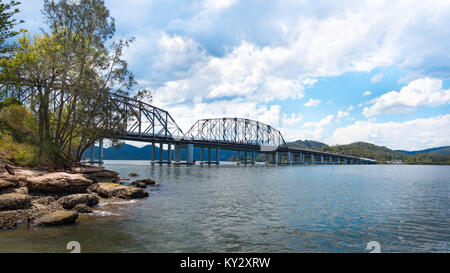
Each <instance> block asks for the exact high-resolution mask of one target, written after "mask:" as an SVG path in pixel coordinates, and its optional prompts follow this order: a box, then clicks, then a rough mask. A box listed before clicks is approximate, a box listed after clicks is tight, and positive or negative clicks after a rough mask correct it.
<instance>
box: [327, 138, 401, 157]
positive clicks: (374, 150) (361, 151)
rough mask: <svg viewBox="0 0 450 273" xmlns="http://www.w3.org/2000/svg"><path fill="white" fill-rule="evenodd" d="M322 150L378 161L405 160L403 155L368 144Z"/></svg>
mask: <svg viewBox="0 0 450 273" xmlns="http://www.w3.org/2000/svg"><path fill="white" fill-rule="evenodd" d="M322 150H324V151H327V152H332V153H339V154H345V155H351V156H358V157H363V158H370V159H375V160H378V161H390V160H394V159H395V160H404V159H405V158H406V156H405V155H404V154H403V153H399V152H395V151H393V150H391V149H389V148H386V147H384V146H378V145H375V144H372V143H367V142H355V143H352V144H347V145H336V146H327V147H324V148H323V149H322Z"/></svg>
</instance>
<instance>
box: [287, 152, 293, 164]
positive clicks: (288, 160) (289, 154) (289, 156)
mask: <svg viewBox="0 0 450 273" xmlns="http://www.w3.org/2000/svg"><path fill="white" fill-rule="evenodd" d="M286 161H287V164H288V165H290V164H292V153H291V152H287V155H286Z"/></svg>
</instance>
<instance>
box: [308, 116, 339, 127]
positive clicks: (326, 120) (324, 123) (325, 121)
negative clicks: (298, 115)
mask: <svg viewBox="0 0 450 273" xmlns="http://www.w3.org/2000/svg"><path fill="white" fill-rule="evenodd" d="M333 119H334V116H333V115H328V116H326V117H324V118H323V119H321V120H320V121H319V122H305V123H304V124H303V128H322V127H325V126H327V125H329V124H330V123H331V122H332V121H333Z"/></svg>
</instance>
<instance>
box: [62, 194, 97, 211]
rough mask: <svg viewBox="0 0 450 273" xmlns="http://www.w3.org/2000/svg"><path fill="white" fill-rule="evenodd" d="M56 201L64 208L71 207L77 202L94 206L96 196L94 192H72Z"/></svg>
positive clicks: (77, 203)
mask: <svg viewBox="0 0 450 273" xmlns="http://www.w3.org/2000/svg"><path fill="white" fill-rule="evenodd" d="M58 202H59V203H61V205H62V206H63V208H65V209H73V208H74V207H76V206H77V205H79V204H84V205H87V206H90V207H92V206H95V205H97V204H98V198H97V196H96V195H95V194H88V193H85V194H72V195H67V196H64V197H62V198H60V199H59V200H58Z"/></svg>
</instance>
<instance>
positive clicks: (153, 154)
mask: <svg viewBox="0 0 450 273" xmlns="http://www.w3.org/2000/svg"><path fill="white" fill-rule="evenodd" d="M154 161H155V142H152V162H154Z"/></svg>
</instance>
